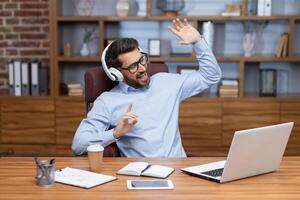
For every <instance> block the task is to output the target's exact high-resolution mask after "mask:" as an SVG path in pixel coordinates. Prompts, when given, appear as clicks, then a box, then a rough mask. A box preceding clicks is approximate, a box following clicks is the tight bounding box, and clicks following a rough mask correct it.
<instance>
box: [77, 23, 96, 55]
mask: <svg viewBox="0 0 300 200" xmlns="http://www.w3.org/2000/svg"><path fill="white" fill-rule="evenodd" d="M95 30H96V27H94V28H93V29H88V28H87V27H85V28H84V35H83V44H82V47H81V50H80V55H82V56H88V55H89V54H90V50H89V48H88V43H90V42H91V41H93V40H94V39H95V36H94V32H95Z"/></svg>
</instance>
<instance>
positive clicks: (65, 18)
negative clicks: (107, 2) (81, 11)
mask: <svg viewBox="0 0 300 200" xmlns="http://www.w3.org/2000/svg"><path fill="white" fill-rule="evenodd" d="M100 19H102V17H96V16H58V17H56V20H57V22H82V21H88V22H89V21H90V22H98V21H99V20H100Z"/></svg>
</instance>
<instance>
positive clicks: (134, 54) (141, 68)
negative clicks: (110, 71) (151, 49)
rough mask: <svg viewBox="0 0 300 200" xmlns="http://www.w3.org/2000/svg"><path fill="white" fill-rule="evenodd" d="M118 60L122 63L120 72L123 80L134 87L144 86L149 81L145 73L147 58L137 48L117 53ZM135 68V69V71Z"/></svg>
mask: <svg viewBox="0 0 300 200" xmlns="http://www.w3.org/2000/svg"><path fill="white" fill-rule="evenodd" d="M118 58H119V61H120V62H121V63H122V66H121V69H120V70H121V72H122V74H123V76H124V81H125V83H127V84H128V85H130V86H132V87H134V88H140V87H143V86H146V85H148V84H149V82H150V78H149V76H148V73H147V65H148V63H147V60H145V59H146V57H145V55H143V54H142V53H141V52H140V51H139V50H138V49H135V50H133V51H131V52H128V53H124V54H121V55H119V57H118ZM135 70H136V71H135Z"/></svg>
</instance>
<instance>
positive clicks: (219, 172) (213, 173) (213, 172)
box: [201, 168, 224, 177]
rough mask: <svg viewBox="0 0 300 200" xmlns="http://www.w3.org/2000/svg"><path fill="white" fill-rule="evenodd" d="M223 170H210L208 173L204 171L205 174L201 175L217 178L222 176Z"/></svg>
mask: <svg viewBox="0 0 300 200" xmlns="http://www.w3.org/2000/svg"><path fill="white" fill-rule="evenodd" d="M223 169H224V168H219V169H214V170H210V171H206V172H201V174H205V175H208V176H213V177H218V176H221V175H222V173H223Z"/></svg>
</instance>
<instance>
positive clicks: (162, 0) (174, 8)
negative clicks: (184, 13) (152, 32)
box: [156, 0, 185, 17]
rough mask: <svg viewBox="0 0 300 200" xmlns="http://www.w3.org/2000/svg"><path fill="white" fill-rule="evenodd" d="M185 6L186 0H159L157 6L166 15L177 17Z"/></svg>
mask: <svg viewBox="0 0 300 200" xmlns="http://www.w3.org/2000/svg"><path fill="white" fill-rule="evenodd" d="M184 6H185V1H184V0H159V1H157V5H156V7H157V8H158V9H159V10H161V11H162V12H163V13H164V14H165V16H169V17H175V16H177V13H178V12H179V11H181V10H182V9H183V8H184Z"/></svg>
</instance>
